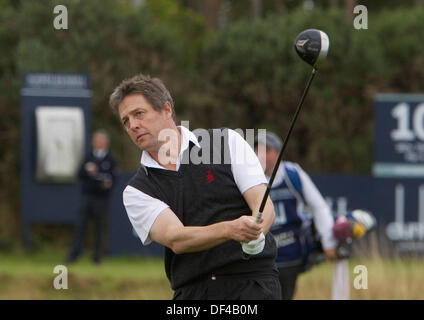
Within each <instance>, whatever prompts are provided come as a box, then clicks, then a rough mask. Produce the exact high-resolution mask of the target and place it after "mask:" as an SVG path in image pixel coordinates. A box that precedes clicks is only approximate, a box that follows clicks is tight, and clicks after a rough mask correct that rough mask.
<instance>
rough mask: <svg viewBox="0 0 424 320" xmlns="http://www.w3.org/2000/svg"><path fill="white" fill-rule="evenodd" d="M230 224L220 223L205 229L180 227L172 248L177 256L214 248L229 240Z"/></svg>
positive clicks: (172, 240) (172, 241) (172, 242)
mask: <svg viewBox="0 0 424 320" xmlns="http://www.w3.org/2000/svg"><path fill="white" fill-rule="evenodd" d="M228 224H229V222H227V221H224V222H219V223H215V224H212V225H209V226H205V227H180V228H179V229H178V230H174V231H173V232H174V236H173V237H172V238H171V240H170V245H169V246H170V248H171V249H172V251H174V252H175V253H177V254H180V253H189V252H197V251H202V250H207V249H210V248H213V247H215V246H217V245H219V244H221V243H224V242H225V241H227V240H229V239H230V237H229V225H228Z"/></svg>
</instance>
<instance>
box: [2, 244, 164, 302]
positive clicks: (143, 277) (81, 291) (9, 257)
mask: <svg viewBox="0 0 424 320" xmlns="http://www.w3.org/2000/svg"><path fill="white" fill-rule="evenodd" d="M64 256H65V255H64V254H61V253H60V252H57V251H56V252H55V251H47V252H38V253H30V254H25V253H14V254H1V253H0V283H1V285H0V299H169V298H171V297H172V290H171V289H170V287H169V284H168V280H167V279H166V276H165V269H164V265H163V261H162V259H157V258H147V259H142V258H140V257H136V256H133V257H131V256H125V257H113V258H112V257H108V258H105V259H104V261H103V263H102V264H100V265H94V264H93V263H92V262H91V260H90V258H89V257H88V256H83V257H81V258H80V259H79V260H78V261H77V262H76V263H74V264H72V265H66V263H64ZM57 265H65V266H66V267H67V269H68V289H66V290H65V289H61V290H57V289H55V288H54V286H53V281H54V279H55V277H57V276H58V275H59V274H57V273H54V268H55V267H56V266H57Z"/></svg>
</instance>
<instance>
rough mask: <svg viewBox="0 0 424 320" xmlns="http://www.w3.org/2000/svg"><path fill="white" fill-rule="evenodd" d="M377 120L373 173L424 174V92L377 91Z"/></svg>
mask: <svg viewBox="0 0 424 320" xmlns="http://www.w3.org/2000/svg"><path fill="white" fill-rule="evenodd" d="M374 120H375V122H374V125H375V137H374V164H373V174H374V176H376V177H411V178H418V177H424V94H423V95H420V94H380V95H377V96H376V99H375V119H374Z"/></svg>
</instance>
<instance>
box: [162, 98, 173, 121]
mask: <svg viewBox="0 0 424 320" xmlns="http://www.w3.org/2000/svg"><path fill="white" fill-rule="evenodd" d="M163 111H164V112H165V113H166V118H167V119H172V106H171V103H170V102H169V101H166V102H165V104H164V108H163Z"/></svg>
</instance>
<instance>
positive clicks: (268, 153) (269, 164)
mask: <svg viewBox="0 0 424 320" xmlns="http://www.w3.org/2000/svg"><path fill="white" fill-rule="evenodd" d="M264 150H265V152H263V151H264ZM259 151H261V152H259ZM255 152H256V155H257V156H258V159H259V162H260V163H261V166H262V168H263V169H264V171H265V174H266V175H267V176H270V175H271V173H272V170H273V169H274V165H275V162H276V161H277V159H278V156H279V152H278V150H275V149H272V148H268V147H265V146H264V145H260V147H259V150H258V147H256V148H255Z"/></svg>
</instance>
